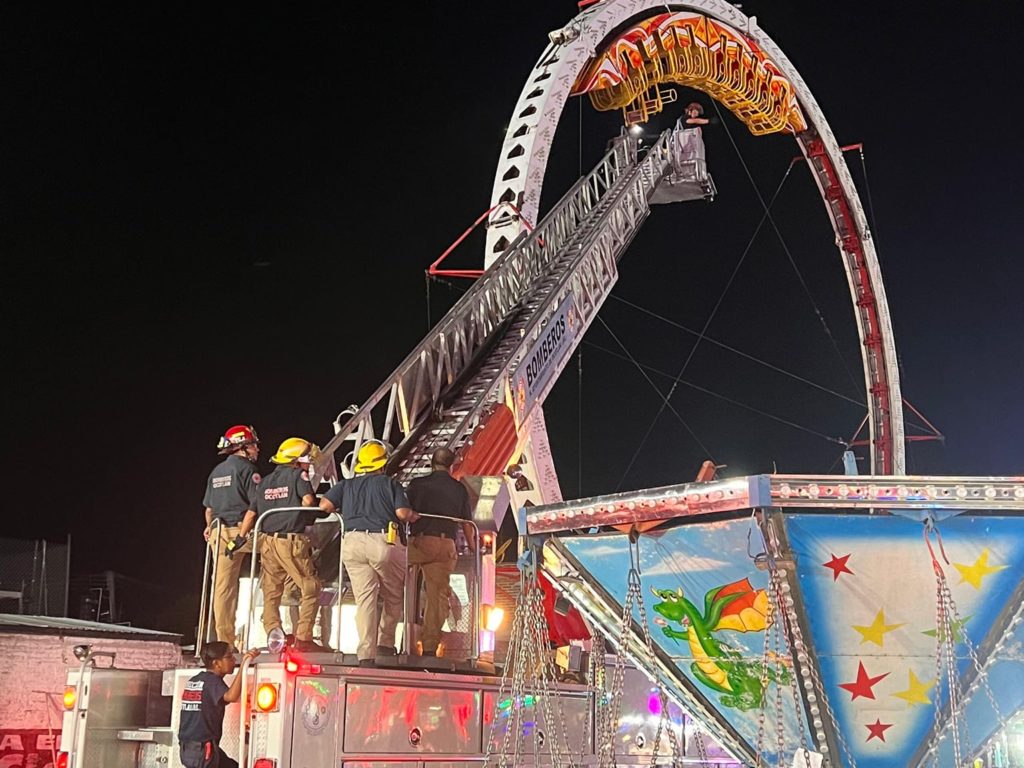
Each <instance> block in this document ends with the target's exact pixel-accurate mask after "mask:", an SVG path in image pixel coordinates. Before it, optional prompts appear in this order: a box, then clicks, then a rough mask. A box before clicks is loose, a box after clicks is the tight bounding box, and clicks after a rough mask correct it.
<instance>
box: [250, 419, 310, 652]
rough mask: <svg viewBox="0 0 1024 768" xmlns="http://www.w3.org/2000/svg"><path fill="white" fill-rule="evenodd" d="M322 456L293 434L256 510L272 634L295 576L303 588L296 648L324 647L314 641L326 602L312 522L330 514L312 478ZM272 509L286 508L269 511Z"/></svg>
mask: <svg viewBox="0 0 1024 768" xmlns="http://www.w3.org/2000/svg"><path fill="white" fill-rule="evenodd" d="M319 455H320V450H319V448H317V446H315V445H313V443H311V442H309V441H308V440H304V439H302V438H301V437H289V438H288V439H287V440H285V441H284V442H283V443H281V445H280V446H279V447H278V449H277V453H275V454H274V455H273V456H272V457H271V458H270V461H271V463H273V464H276V465H277V467H276V468H275V469H274V471H273V472H271V473H270V474H269V475H267V476H266V477H264V478H263V481H262V482H261V483H260V486H259V493H258V494H257V497H256V511H257V512H258V513H259V514H260V519H261V520H262V522H261V524H260V530H261V532H262V536H261V537H260V544H259V547H260V558H261V562H262V564H263V571H262V573H263V575H262V579H261V582H262V586H263V628H264V629H265V630H266V632H267V634H268V635H269V634H270V632H271V631H272V630H274V629H280V628H281V596H282V595H283V594H284V590H285V585H286V583H287V582H289V581H291V582H293V583H294V584H295V586H297V587H298V588H299V593H300V597H299V616H298V622H297V623H296V625H295V647H296V648H297V649H298V650H300V651H318V650H322V648H321V646H319V645H317V644H316V643H315V642H313V624H314V622H315V621H316V613H317V608H318V606H319V602H320V589H321V584H320V580H319V579H318V578H317V574H316V566H315V565H314V563H313V546H312V543H311V542H310V538H309V536H308V535H307V534H306V527H307V526H308V525H311V524H312V523H313V521H314V520H316V518H318V517H324V516H326V514H327V513H326V512H324V511H322V510H321V509H320V508H319V507H317V506H315V505H316V496H315V494H314V489H313V485H312V483H311V482H310V481H309V467H310V464H311V463H312V462H314V461H316V459H317V457H318V456H319ZM272 510H280V511H278V512H275V513H274V514H270V515H266V517H264V516H263V515H265V514H266V513H267V512H271V511H272Z"/></svg>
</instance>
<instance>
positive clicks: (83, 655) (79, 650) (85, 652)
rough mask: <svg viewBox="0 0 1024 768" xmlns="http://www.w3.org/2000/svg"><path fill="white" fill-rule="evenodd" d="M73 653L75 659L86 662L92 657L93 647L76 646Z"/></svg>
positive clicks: (72, 650)
mask: <svg viewBox="0 0 1024 768" xmlns="http://www.w3.org/2000/svg"><path fill="white" fill-rule="evenodd" d="M71 652H72V653H73V654H75V658H76V659H78V660H79V661H85V660H86V659H88V658H89V657H90V656H92V646H91V645H76V646H75V647H74V648H72V649H71Z"/></svg>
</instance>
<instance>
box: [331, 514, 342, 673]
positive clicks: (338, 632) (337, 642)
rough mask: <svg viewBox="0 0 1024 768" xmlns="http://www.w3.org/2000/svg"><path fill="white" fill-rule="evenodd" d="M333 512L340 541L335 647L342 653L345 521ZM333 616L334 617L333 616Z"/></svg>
mask: <svg viewBox="0 0 1024 768" xmlns="http://www.w3.org/2000/svg"><path fill="white" fill-rule="evenodd" d="M332 514H337V517H338V542H339V544H338V620H337V621H336V622H334V624H335V627H334V632H335V638H334V649H335V650H336V651H337V652H338V653H341V598H342V595H343V594H344V592H343V590H342V585H343V584H344V582H345V568H344V565H345V521H344V520H342V518H341V514H340V513H332ZM331 618H333V616H332V617H331Z"/></svg>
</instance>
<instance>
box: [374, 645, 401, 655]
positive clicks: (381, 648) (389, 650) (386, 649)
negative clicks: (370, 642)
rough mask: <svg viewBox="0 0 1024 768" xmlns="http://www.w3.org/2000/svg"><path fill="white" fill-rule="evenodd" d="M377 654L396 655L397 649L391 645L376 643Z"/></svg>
mask: <svg viewBox="0 0 1024 768" xmlns="http://www.w3.org/2000/svg"><path fill="white" fill-rule="evenodd" d="M377 655H378V656H397V655H398V649H397V648H395V647H394V646H393V645H378V646H377Z"/></svg>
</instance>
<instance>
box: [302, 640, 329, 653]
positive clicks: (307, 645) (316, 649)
mask: <svg viewBox="0 0 1024 768" xmlns="http://www.w3.org/2000/svg"><path fill="white" fill-rule="evenodd" d="M295 650H297V651H303V652H305V653H323V652H325V651H326V650H327V649H326V648H324V647H323V646H322V645H317V644H316V643H315V642H313V641H312V640H296V641H295Z"/></svg>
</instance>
